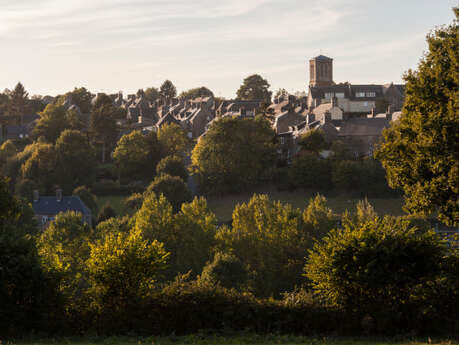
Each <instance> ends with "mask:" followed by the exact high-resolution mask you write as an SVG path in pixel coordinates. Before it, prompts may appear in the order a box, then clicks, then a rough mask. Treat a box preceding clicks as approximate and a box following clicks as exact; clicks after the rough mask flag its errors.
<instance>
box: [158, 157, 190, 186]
mask: <svg viewBox="0 0 459 345" xmlns="http://www.w3.org/2000/svg"><path fill="white" fill-rule="evenodd" d="M156 174H157V175H162V174H166V175H170V176H178V177H180V178H181V179H182V180H183V181H185V182H186V180H187V179H188V171H187V170H186V167H185V164H183V159H182V158H180V157H177V156H167V157H164V158H163V159H161V160H160V161H159V163H158V165H157V166H156Z"/></svg>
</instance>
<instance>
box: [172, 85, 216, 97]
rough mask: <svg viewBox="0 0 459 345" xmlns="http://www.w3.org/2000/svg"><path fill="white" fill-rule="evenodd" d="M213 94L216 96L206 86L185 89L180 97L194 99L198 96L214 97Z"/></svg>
mask: <svg viewBox="0 0 459 345" xmlns="http://www.w3.org/2000/svg"><path fill="white" fill-rule="evenodd" d="M213 96H214V93H213V92H212V91H211V90H209V89H208V88H207V87H205V86H201V87H196V88H194V89H189V90H187V91H183V92H182V93H181V94H180V98H183V99H194V98H198V97H213Z"/></svg>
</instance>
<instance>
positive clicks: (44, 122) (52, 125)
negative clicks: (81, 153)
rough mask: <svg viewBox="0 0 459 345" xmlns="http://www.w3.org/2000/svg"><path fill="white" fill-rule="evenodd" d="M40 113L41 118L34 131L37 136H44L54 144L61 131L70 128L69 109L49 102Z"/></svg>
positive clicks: (33, 133)
mask: <svg viewBox="0 0 459 345" xmlns="http://www.w3.org/2000/svg"><path fill="white" fill-rule="evenodd" d="M39 115H40V119H39V120H38V122H37V125H36V126H35V128H34V129H33V131H32V135H33V136H34V137H35V138H39V137H44V138H45V139H46V141H47V142H49V143H51V144H54V143H55V142H56V140H57V138H59V136H60V135H61V133H62V132H63V131H64V130H66V129H68V128H70V124H69V121H68V118H67V111H66V110H65V108H64V107H63V106H58V105H54V104H48V105H47V106H46V108H45V110H43V111H42V112H41V113H39Z"/></svg>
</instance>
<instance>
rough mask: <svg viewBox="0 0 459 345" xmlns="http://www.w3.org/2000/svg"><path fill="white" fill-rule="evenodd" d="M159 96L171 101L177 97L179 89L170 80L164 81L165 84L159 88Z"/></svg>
mask: <svg viewBox="0 0 459 345" xmlns="http://www.w3.org/2000/svg"><path fill="white" fill-rule="evenodd" d="M159 94H160V95H161V97H163V98H165V99H166V100H171V99H172V98H174V97H175V96H177V89H176V88H175V86H174V84H172V82H171V81H170V80H166V81H164V83H162V85H161V87H160V88H159Z"/></svg>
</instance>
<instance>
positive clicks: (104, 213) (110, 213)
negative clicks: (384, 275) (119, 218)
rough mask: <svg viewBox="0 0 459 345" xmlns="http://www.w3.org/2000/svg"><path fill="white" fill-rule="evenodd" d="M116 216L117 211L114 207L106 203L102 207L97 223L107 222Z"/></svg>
mask: <svg viewBox="0 0 459 345" xmlns="http://www.w3.org/2000/svg"><path fill="white" fill-rule="evenodd" d="M115 217H116V212H115V210H114V209H113V207H111V206H110V204H105V206H104V207H102V209H101V210H100V212H99V215H98V216H97V223H100V222H105V221H106V220H108V219H110V218H115Z"/></svg>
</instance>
